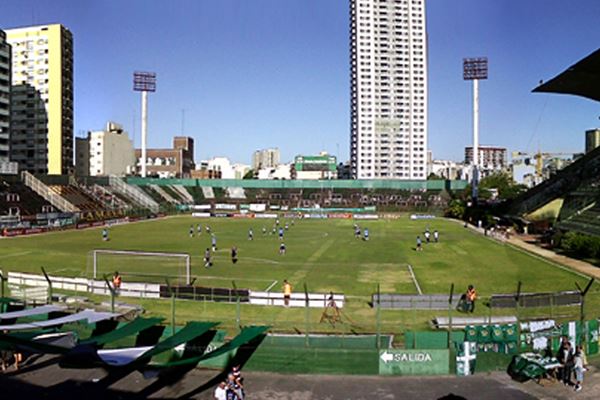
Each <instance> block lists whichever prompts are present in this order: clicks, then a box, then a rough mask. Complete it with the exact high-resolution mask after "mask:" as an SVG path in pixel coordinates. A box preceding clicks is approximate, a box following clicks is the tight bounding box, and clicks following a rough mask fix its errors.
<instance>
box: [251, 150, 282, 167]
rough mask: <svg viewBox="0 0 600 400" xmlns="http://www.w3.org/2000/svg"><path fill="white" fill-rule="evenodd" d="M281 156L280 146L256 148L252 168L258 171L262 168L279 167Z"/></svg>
mask: <svg viewBox="0 0 600 400" xmlns="http://www.w3.org/2000/svg"><path fill="white" fill-rule="evenodd" d="M279 158H280V153H279V149H278V148H273V149H262V150H256V151H255V152H254V154H252V169H253V170H254V171H255V172H256V171H258V170H259V169H262V168H277V166H278V165H279Z"/></svg>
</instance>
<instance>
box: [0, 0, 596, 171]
mask: <svg viewBox="0 0 600 400" xmlns="http://www.w3.org/2000/svg"><path fill="white" fill-rule="evenodd" d="M6 3H7V4H6V5H5V10H4V11H5V12H3V13H2V15H0V28H1V29H10V28H14V27H18V26H28V25H38V24H46V23H53V22H56V23H62V24H64V25H65V26H66V27H67V28H68V29H69V30H70V31H71V32H73V36H74V46H75V52H74V54H75V66H74V70H75V132H76V133H77V136H83V135H84V133H83V132H87V131H89V130H97V129H100V128H101V127H102V126H103V125H104V123H105V121H106V120H113V121H116V122H119V123H122V124H123V125H124V128H125V130H127V131H129V132H131V133H132V136H133V139H134V140H135V144H136V147H137V146H139V143H140V137H139V136H140V135H139V132H140V126H139V125H140V122H139V119H140V105H139V96H137V95H136V94H135V93H133V92H132V91H131V73H132V72H133V71H134V70H137V69H147V70H151V71H156V72H157V73H158V88H157V93H155V94H154V95H153V96H151V98H150V114H149V117H150V118H149V146H151V147H167V146H168V144H169V143H170V141H171V140H172V137H173V136H175V135H180V134H181V133H182V129H181V127H182V114H184V115H185V121H184V123H185V129H184V131H183V134H184V135H189V136H192V137H194V139H196V143H197V146H196V147H197V148H198V151H197V153H196V159H204V158H208V157H212V156H217V155H224V156H227V157H229V158H231V159H232V160H234V161H241V162H245V163H249V161H250V157H251V155H252V152H253V151H254V150H256V149H259V148H267V147H279V148H280V149H281V153H282V159H283V160H286V161H291V160H292V158H293V156H294V155H296V154H317V153H318V152H319V151H320V150H327V151H328V152H329V153H331V154H335V155H336V156H338V159H339V160H340V161H344V160H347V159H348V158H349V157H348V149H349V140H350V126H349V119H350V116H349V105H350V82H349V78H348V58H349V52H350V46H349V2H348V1H337V0H331V1H289V2H286V4H285V6H283V5H282V4H281V2H276V1H266V0H262V1H257V3H259V6H257V7H252V6H250V5H248V4H244V2H240V1H232V0H230V1H222V2H219V3H212V2H210V3H209V2H192V1H179V2H176V3H175V6H174V7H170V6H169V7H167V5H164V4H162V3H156V4H153V7H146V8H144V7H141V4H143V3H141V2H135V1H133V2H128V3H127V4H121V3H119V2H111V1H108V2H103V3H102V4H100V3H97V4H79V3H78V2H73V1H59V2H54V3H52V4H45V2H39V1H30V0H27V1H11V0H9V1H7V2H6ZM449 3H451V4H449ZM563 3H564V2H554V1H553V2H546V1H541V0H536V1H527V2H517V1H516V0H505V1H501V2H496V1H485V2H484V1H472V0H469V1H467V0H463V1H460V2H443V1H436V0H430V1H428V2H427V29H428V33H429V43H428V47H429V92H430V98H429V106H428V113H429V143H428V148H429V149H431V150H432V151H433V155H434V157H435V158H437V159H440V158H450V159H455V160H460V159H461V156H462V152H463V151H464V147H465V146H468V145H470V138H471V115H470V112H471V109H470V90H469V86H468V85H467V84H466V83H465V82H463V81H462V76H461V71H460V70H461V62H462V57H470V56H480V55H485V56H488V57H489V59H490V79H489V81H486V82H484V83H482V85H481V95H480V96H481V143H482V144H489V145H498V146H503V147H507V148H508V149H509V150H510V151H513V150H520V151H535V150H537V149H538V147H541V148H542V150H545V151H546V150H547V151H557V150H562V151H565V152H571V151H572V152H577V151H583V149H584V143H585V141H584V132H585V131H586V130H588V129H592V128H595V127H597V126H598V119H597V117H598V112H597V107H595V105H594V103H593V102H591V101H588V100H585V99H579V98H571V97H569V96H554V95H546V94H532V93H530V92H531V90H532V89H533V88H534V87H535V86H536V85H537V84H538V82H539V80H540V79H545V80H547V79H550V78H551V77H553V76H554V75H556V74H557V73H559V72H561V71H562V70H564V69H565V68H566V67H568V66H569V65H571V64H573V63H574V62H575V61H577V60H578V59H580V58H582V57H584V56H586V55H587V54H589V53H591V52H592V51H594V50H595V49H596V46H597V44H596V43H595V42H594V39H595V31H594V24H593V21H594V15H597V14H598V11H600V4H597V3H596V2H593V1H581V2H577V4H568V3H567V4H563ZM564 15H571V16H573V18H564ZM157 26H158V27H161V29H156V27H157ZM182 110H184V111H183V112H182ZM248 138H251V139H248ZM338 149H339V151H338Z"/></svg>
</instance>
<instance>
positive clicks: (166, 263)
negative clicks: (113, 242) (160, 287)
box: [91, 250, 192, 285]
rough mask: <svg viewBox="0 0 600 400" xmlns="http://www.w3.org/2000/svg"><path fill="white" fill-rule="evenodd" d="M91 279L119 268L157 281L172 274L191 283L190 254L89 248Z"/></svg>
mask: <svg viewBox="0 0 600 400" xmlns="http://www.w3.org/2000/svg"><path fill="white" fill-rule="evenodd" d="M91 261H92V268H93V278H94V279H98V278H102V277H103V276H104V274H112V273H113V272H115V271H119V273H120V274H121V275H125V276H127V275H129V276H132V277H136V276H137V277H150V278H153V279H156V280H157V281H164V278H167V277H171V278H173V277H175V278H178V279H182V280H183V281H184V283H185V284H186V285H189V284H190V283H191V279H192V271H191V269H192V268H191V257H190V255H189V254H187V253H165V252H153V251H134V250H92V260H91Z"/></svg>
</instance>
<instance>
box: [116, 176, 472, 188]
mask: <svg viewBox="0 0 600 400" xmlns="http://www.w3.org/2000/svg"><path fill="white" fill-rule="evenodd" d="M127 183H130V184H133V185H142V186H143V185H159V186H160V185H183V186H206V187H217V188H224V187H243V188H247V189H253V188H254V189H391V190H418V189H421V190H443V189H446V190H463V189H464V188H466V187H467V181H459V180H455V181H448V180H429V181H406V180H375V179H372V180H367V179H356V180H345V179H332V180H257V179H159V178H139V177H130V178H127Z"/></svg>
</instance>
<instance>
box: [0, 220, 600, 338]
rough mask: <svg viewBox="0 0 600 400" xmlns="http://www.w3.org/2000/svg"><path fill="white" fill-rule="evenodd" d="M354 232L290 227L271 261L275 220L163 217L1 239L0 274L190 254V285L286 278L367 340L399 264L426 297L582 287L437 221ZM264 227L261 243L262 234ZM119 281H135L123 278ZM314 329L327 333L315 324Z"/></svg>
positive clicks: (284, 316)
mask: <svg viewBox="0 0 600 400" xmlns="http://www.w3.org/2000/svg"><path fill="white" fill-rule="evenodd" d="M286 222H287V223H290V222H291V221H290V220H284V219H281V220H280V223H281V225H284V224H285V223H286ZM198 223H199V224H201V225H202V227H203V232H202V234H201V235H200V236H198V235H197V233H195V234H194V237H192V238H190V237H189V228H190V225H192V224H193V225H194V228H195V227H196V224H198ZM357 223H358V224H359V225H360V227H361V228H363V229H364V228H368V229H369V231H370V240H369V241H363V240H359V239H356V238H355V237H354V229H353V224H354V221H352V220H338V219H329V220H296V221H295V224H294V225H293V226H292V225H291V223H290V228H289V230H288V231H286V232H285V236H284V240H283V241H284V243H285V244H286V247H287V254H285V255H280V254H279V252H278V250H279V243H280V241H279V238H278V236H277V234H271V230H272V228H273V225H274V220H270V219H268V220H267V219H225V218H223V219H219V218H212V219H197V218H192V217H189V216H178V217H170V218H165V219H161V220H153V221H145V222H140V223H134V224H127V225H120V226H115V227H112V228H110V229H109V232H110V241H108V242H103V241H102V238H101V230H100V229H88V230H81V231H74V230H71V231H64V232H57V233H50V234H44V235H37V236H30V237H19V238H7V239H3V240H0V269H3V270H4V271H6V270H8V271H23V272H35V273H39V271H40V267H41V266H43V267H45V268H46V270H47V271H48V272H49V273H50V274H56V275H63V276H86V275H89V274H90V272H91V270H90V256H89V254H90V251H91V250H93V249H113V250H139V251H157V252H177V253H189V254H190V255H191V256H192V276H193V277H196V278H197V279H196V283H195V284H196V285H201V286H213V287H231V282H232V281H235V283H236V285H237V286H238V287H244V288H249V289H253V290H265V289H266V288H267V287H268V286H270V285H271V284H273V283H274V282H275V281H276V282H277V283H276V284H275V285H274V286H273V290H280V289H281V282H282V281H283V280H284V279H287V280H288V281H290V282H291V283H292V285H293V286H294V288H295V290H301V288H302V287H303V285H304V284H306V285H307V287H308V289H309V291H310V292H329V291H334V292H338V293H344V294H345V295H346V296H348V304H347V308H346V312H347V314H348V317H349V319H351V320H352V321H353V322H352V324H353V325H355V326H354V328H349V329H350V330H352V331H373V324H374V323H375V320H374V318H375V313H374V311H373V309H371V308H370V307H369V306H368V304H367V302H368V301H369V300H370V295H371V294H372V293H374V292H375V290H376V287H377V285H378V284H379V285H380V287H381V292H382V293H416V288H415V285H414V283H413V282H412V280H411V277H410V275H409V273H408V271H407V264H410V265H412V266H413V270H414V273H415V275H416V277H417V280H418V281H419V284H420V286H421V288H422V290H423V292H424V293H426V294H438V293H447V292H448V290H449V287H450V284H451V283H454V284H455V287H456V291H457V292H462V291H463V290H464V289H465V288H466V286H467V285H468V284H473V285H475V286H476V288H477V289H478V292H479V293H480V295H481V296H484V297H485V296H488V295H491V294H492V293H512V292H514V291H515V290H516V286H517V282H518V281H521V282H522V291H523V292H544V291H558V290H573V289H575V282H577V283H578V284H579V285H584V284H585V283H586V279H585V278H582V277H580V276H578V275H576V274H574V273H571V272H568V271H565V270H563V269H560V268H558V267H556V266H554V265H552V264H550V263H548V262H546V261H544V260H542V259H540V258H537V257H533V256H531V255H529V254H527V253H524V252H522V251H520V250H517V249H515V248H513V247H511V246H508V245H503V244H500V243H497V242H495V241H492V240H490V239H488V238H485V237H483V236H481V235H478V234H476V233H473V232H471V231H470V230H468V229H465V228H464V227H463V226H462V225H461V224H459V223H457V222H455V221H449V220H445V219H441V218H438V219H434V220H417V221H413V220H410V219H409V218H408V216H403V217H401V218H399V219H395V220H378V221H357ZM207 224H208V225H210V227H211V229H212V232H213V233H214V234H215V235H216V237H217V246H218V251H217V252H216V253H215V254H214V257H213V262H214V265H213V267H212V268H210V269H206V268H204V267H203V260H202V258H203V253H204V250H205V249H206V248H207V247H210V236H209V235H208V234H207V233H206V231H205V229H204V227H205V226H206V225H207ZM263 227H265V228H266V230H267V234H263V233H262V228H263ZM427 227H428V228H429V229H430V230H431V231H433V230H434V229H437V230H438V231H439V232H440V242H439V243H431V244H424V245H423V247H424V250H423V251H422V252H416V251H415V250H414V248H415V244H416V237H417V235H421V237H423V235H422V233H423V232H424V230H425V229H426V228H427ZM249 228H252V229H253V231H254V240H252V241H250V240H248V229H249ZM234 245H235V246H237V247H238V249H239V261H238V263H237V264H235V265H234V264H232V262H231V259H230V249H231V246H234ZM106 264H109V263H108V262H105V263H104V265H103V268H104V272H107V273H108V272H110V271H112V270H113V269H119V270H120V271H123V272H124V279H125V280H127V279H132V280H133V279H135V280H144V278H142V277H141V276H143V275H144V273H146V274H147V275H148V279H146V280H149V281H151V280H153V279H156V278H152V276H160V274H161V273H165V274H166V272H165V271H166V269H165V265H164V263H163V265H158V264H157V265H155V266H154V265H152V264H148V263H145V264H144V265H143V266H139V271H137V266H136V265H135V263H133V264H134V265H128V266H123V265H115V266H114V267H113V266H112V265H106ZM167 269H168V268H167ZM128 272H134V273H135V274H136V276H135V277H134V276H133V275H132V276H131V277H130V278H128V276H127V274H128ZM179 272H180V269H179V270H178V269H177V268H172V270H169V272H168V274H173V273H179ZM161 280H162V279H161ZM598 297H600V295H599V292H598V289H597V288H596V287H594V288H593V290H592V292H591V301H588V303H589V306H588V307H595V306H597V305H598V303H599V302H598ZM125 301H130V300H129V299H126V300H125ZM140 302H141V303H142V304H143V305H144V306H145V307H147V308H148V309H149V311H150V312H155V313H163V312H164V313H165V314H168V307H169V302H167V301H154V302H152V301H148V300H144V301H141V300H140ZM190 303H192V302H185V301H181V304H182V306H180V307H178V309H179V310H180V315H181V318H183V319H191V318H196V319H198V318H200V316H203V317H205V318H207V319H209V318H220V319H230V320H233V319H234V316H233V315H234V314H235V310H234V307H235V305H231V304H214V303H204V304H203V305H202V307H200V308H201V311H198V309H197V308H198V307H199V306H198V305H197V304H196V303H194V304H190ZM195 307H196V308H195ZM478 312H479V313H486V311H485V309H484V307H479V310H478ZM312 313H313V314H314V315H311V316H310V323H311V324H318V319H319V318H318V317H319V316H320V312H318V311H312ZM504 313H506V311H504ZM317 314H319V315H317ZM382 314H383V316H382V323H383V324H387V329H385V330H387V331H402V330H403V329H405V328H406V327H411V326H415V325H416V326H420V327H423V326H424V325H425V324H426V321H427V319H429V318H430V317H431V316H432V315H440V314H441V315H444V314H445V313H443V312H442V313H440V312H429V313H428V312H418V313H415V312H411V311H382ZM178 315H179V314H178ZM241 315H242V319H244V318H245V322H246V323H248V322H250V321H252V322H261V323H269V324H272V325H275V326H277V327H281V329H282V330H286V329H292V328H297V327H298V326H300V325H302V322H303V321H304V319H305V318H306V316H305V314H304V312H303V311H302V310H292V309H289V310H288V309H286V310H285V311H283V310H282V309H281V308H275V307H259V306H250V305H244V306H243V309H242V312H241ZM242 322H244V321H242ZM352 324H351V325H352ZM313 328H314V330H328V329H329V328H325V327H322V326H319V325H315V326H313ZM335 329H337V328H335Z"/></svg>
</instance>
